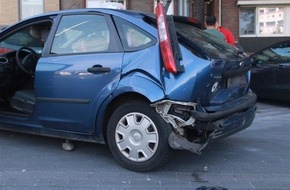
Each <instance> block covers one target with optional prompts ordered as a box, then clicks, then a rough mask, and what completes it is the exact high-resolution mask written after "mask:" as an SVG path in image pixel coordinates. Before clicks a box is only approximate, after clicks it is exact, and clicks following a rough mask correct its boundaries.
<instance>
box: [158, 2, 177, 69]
mask: <svg viewBox="0 0 290 190" xmlns="http://www.w3.org/2000/svg"><path fill="white" fill-rule="evenodd" d="M155 12H156V17H157V18H156V20H157V28H158V37H159V43H160V50H161V56H162V59H163V63H164V67H165V69H166V70H167V71H168V72H171V73H177V68H176V63H175V60H174V56H173V52H172V47H171V43H170V37H169V32H168V27H167V22H166V13H165V11H164V8H163V5H162V4H161V3H160V2H158V3H157V7H156V10H155Z"/></svg>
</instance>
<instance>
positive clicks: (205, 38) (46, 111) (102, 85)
mask: <svg viewBox="0 0 290 190" xmlns="http://www.w3.org/2000/svg"><path fill="white" fill-rule="evenodd" d="M199 28H200V24H199V23H198V22H197V21H196V20H194V19H189V18H186V17H177V16H166V15H165V14H164V12H163V9H162V7H160V5H158V7H157V10H156V15H153V14H147V13H141V12H134V11H126V10H110V9H83V10H67V11H60V12H53V13H47V14H43V15H39V16H35V17H32V18H29V19H26V20H23V21H20V22H18V23H16V24H14V25H11V26H9V27H7V28H5V29H4V30H2V31H1V33H0V79H1V80H0V128H1V129H2V130H10V131H17V132H24V133H30V134H36V135H44V136H50V137H57V138H63V139H69V140H77V141H86V142H94V143H106V144H108V147H109V149H110V151H111V152H112V154H113V155H114V157H115V158H116V160H117V161H118V162H119V163H120V164H121V165H123V166H124V167H126V168H128V169H130V170H133V171H139V172H144V171H148V170H152V169H155V168H157V167H159V166H161V165H162V164H164V163H165V162H166V160H167V159H168V158H170V152H171V149H185V150H189V151H192V152H193V153H196V154H200V153H201V151H202V149H204V148H205V147H206V146H207V145H208V144H209V143H212V142H214V140H216V139H219V138H223V137H226V136H229V135H231V134H234V133H236V132H238V131H240V130H243V129H245V128H247V127H249V126H250V125H251V123H252V121H253V119H254V116H255V106H256V95H255V94H254V93H253V92H252V91H251V90H250V89H249V83H250V78H249V76H250V75H249V74H250V73H249V71H250V69H251V60H250V59H249V57H248V56H247V55H245V54H243V53H241V52H239V51H238V50H237V49H235V48H233V47H231V46H229V45H227V44H226V43H223V42H219V41H217V40H216V39H215V38H214V37H212V36H209V35H208V34H206V33H205V32H203V31H202V30H201V29H199Z"/></svg>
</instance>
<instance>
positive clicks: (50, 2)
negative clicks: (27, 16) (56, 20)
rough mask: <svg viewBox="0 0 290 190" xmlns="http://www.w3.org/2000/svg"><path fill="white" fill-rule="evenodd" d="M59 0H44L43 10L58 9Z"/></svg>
mask: <svg viewBox="0 0 290 190" xmlns="http://www.w3.org/2000/svg"><path fill="white" fill-rule="evenodd" d="M59 3H60V2H59V0H44V12H46V13H47V12H51V11H56V10H60V4H59Z"/></svg>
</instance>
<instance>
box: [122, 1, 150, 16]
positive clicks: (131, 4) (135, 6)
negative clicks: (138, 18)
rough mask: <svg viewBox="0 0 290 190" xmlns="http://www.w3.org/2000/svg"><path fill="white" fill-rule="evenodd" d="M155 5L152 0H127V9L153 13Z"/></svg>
mask: <svg viewBox="0 0 290 190" xmlns="http://www.w3.org/2000/svg"><path fill="white" fill-rule="evenodd" d="M153 7H154V5H153V1H152V0H150V1H149V0H137V1H136V0H127V9H131V10H136V11H143V12H149V13H152V12H154V10H153Z"/></svg>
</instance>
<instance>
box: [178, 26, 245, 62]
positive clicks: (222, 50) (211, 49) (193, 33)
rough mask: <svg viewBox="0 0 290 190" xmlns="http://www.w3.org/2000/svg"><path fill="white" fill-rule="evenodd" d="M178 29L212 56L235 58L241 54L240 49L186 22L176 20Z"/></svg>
mask: <svg viewBox="0 0 290 190" xmlns="http://www.w3.org/2000/svg"><path fill="white" fill-rule="evenodd" d="M175 27H176V31H177V33H178V34H179V35H182V36H183V37H185V38H186V39H187V40H189V41H191V42H192V43H193V44H194V45H196V46H198V47H199V48H201V49H203V50H204V51H205V52H206V53H207V54H208V56H209V57H211V58H227V59H233V58H237V57H238V56H239V54H240V53H239V51H238V50H237V49H236V48H234V47H233V46H231V45H229V44H227V43H226V42H223V41H221V40H219V39H217V38H216V37H214V36H212V35H210V34H208V33H206V32H204V31H202V30H200V29H198V28H196V27H194V26H191V25H188V24H185V23H180V22H175Z"/></svg>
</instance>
